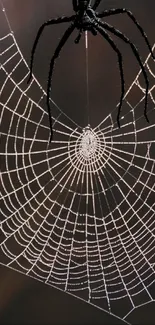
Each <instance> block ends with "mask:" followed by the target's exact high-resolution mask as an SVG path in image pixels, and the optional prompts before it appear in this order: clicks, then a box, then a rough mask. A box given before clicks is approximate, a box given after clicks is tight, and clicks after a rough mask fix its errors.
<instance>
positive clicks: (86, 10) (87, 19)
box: [28, 0, 155, 141]
mask: <svg viewBox="0 0 155 325" xmlns="http://www.w3.org/2000/svg"><path fill="white" fill-rule="evenodd" d="M100 2H101V0H95V3H94V5H92V6H91V0H72V5H73V10H74V12H75V14H74V15H72V16H71V17H66V16H63V17H59V18H54V19H50V20H48V21H46V22H45V23H44V24H43V25H42V26H41V27H40V28H39V30H38V33H37V36H36V39H35V41H34V45H33V48H32V52H31V61H30V76H29V79H28V82H29V81H30V80H31V78H32V69H33V59H34V54H35V50H36V46H37V44H38V41H39V38H40V36H41V34H42V32H43V29H44V27H46V26H49V25H54V24H59V23H66V22H71V24H70V26H69V27H68V28H67V30H66V31H65V33H64V35H63V37H62V38H61V40H60V42H59V44H58V46H57V48H56V50H55V52H54V55H53V57H52V59H51V62H50V70H49V76H48V83H47V107H48V114H49V123H50V129H51V137H50V141H51V139H52V136H53V130H52V117H51V110H50V93H51V80H52V74H53V68H54V63H55V60H56V59H57V58H58V56H59V54H60V51H61V49H62V47H63V46H64V44H65V43H66V41H67V39H68V38H69V36H70V35H71V34H72V32H73V31H74V29H75V28H77V29H78V31H79V33H78V36H77V38H76V39H75V43H76V44H77V43H79V41H80V38H81V35H82V33H83V32H84V31H90V32H91V33H92V34H93V35H97V32H99V33H100V34H101V35H102V36H103V37H104V38H105V39H106V40H107V41H108V43H109V44H110V46H111V47H112V49H113V50H114V51H115V52H116V54H117V58H118V64H119V70H120V77H121V97H120V102H119V107H118V114H117V123H118V127H119V128H120V112H121V107H122V101H123V98H124V92H125V89H124V86H125V81H124V74H123V60H122V54H121V52H120V51H119V49H118V47H117V46H116V44H115V43H114V41H113V40H112V38H111V37H110V36H109V34H108V33H107V31H108V32H111V33H112V34H114V35H115V36H118V37H119V38H120V39H121V40H123V41H124V42H125V43H127V44H129V45H130V46H131V49H132V51H133V53H134V55H135V57H136V59H137V61H138V63H139V65H140V68H141V69H142V73H143V76H144V79H145V84H146V92H145V108H144V116H145V118H146V120H147V122H149V120H148V117H147V98H148V90H149V81H148V77H147V74H146V71H145V67H144V66H143V63H142V60H141V58H140V55H139V52H138V50H137V48H136V46H135V45H134V44H133V43H132V42H131V41H130V39H129V38H128V37H127V36H125V35H124V34H123V33H122V32H120V31H119V30H117V29H116V28H114V27H113V26H111V25H109V24H108V23H106V22H104V21H102V20H101V18H104V17H108V16H111V15H117V14H124V13H126V14H127V15H128V16H129V17H130V18H131V19H132V21H133V23H134V24H135V25H136V26H137V28H138V29H139V31H140V33H141V35H142V36H143V38H144V39H145V42H146V44H147V46H148V48H149V51H150V53H151V55H152V57H153V59H155V57H154V55H153V52H152V49H151V46H150V44H149V41H148V39H147V36H146V34H145V32H144V31H143V29H142V27H141V26H140V25H139V23H138V22H137V20H136V18H135V17H134V16H133V14H132V13H131V12H130V11H129V10H127V9H125V8H117V9H109V10H104V11H102V12H101V13H97V12H95V11H96V9H97V7H98V5H99V4H100Z"/></svg>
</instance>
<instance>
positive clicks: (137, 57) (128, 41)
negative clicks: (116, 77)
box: [98, 21, 149, 122]
mask: <svg viewBox="0 0 155 325" xmlns="http://www.w3.org/2000/svg"><path fill="white" fill-rule="evenodd" d="M98 23H99V25H101V26H102V27H103V28H105V29H106V30H108V31H110V32H111V33H113V34H114V35H116V36H117V37H119V38H120V39H122V40H123V41H124V42H125V43H127V44H129V45H130V47H131V49H132V52H133V54H134V55H135V57H136V59H137V61H138V63H139V65H140V67H141V69H142V73H143V76H144V79H145V84H146V91H145V108H144V116H145V118H146V121H147V122H149V119H148V116H147V99H148V91H149V80H148V77H147V73H146V70H145V68H144V66H143V63H142V60H141V57H140V55H139V52H138V50H137V48H136V46H135V45H134V44H133V43H132V42H131V41H130V39H129V38H128V37H126V36H125V35H124V34H123V33H121V32H120V31H119V30H118V29H116V28H114V27H113V26H111V25H109V24H108V23H105V22H104V23H102V22H99V21H98Z"/></svg>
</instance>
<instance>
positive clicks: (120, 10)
mask: <svg viewBox="0 0 155 325" xmlns="http://www.w3.org/2000/svg"><path fill="white" fill-rule="evenodd" d="M125 13H126V14H127V15H128V17H129V18H130V19H131V20H132V21H133V23H134V24H135V25H136V26H137V28H138V29H139V31H140V33H141V35H142V37H143V38H144V40H145V42H146V44H147V46H148V49H149V51H150V53H151V56H152V58H153V59H154V60H155V56H154V54H153V52H152V48H151V45H150V43H149V40H148V38H147V35H146V33H145V32H144V30H143V28H142V27H141V26H140V24H139V22H138V21H137V19H136V18H135V17H134V15H133V13H132V12H131V11H129V10H128V9H126V8H118V9H110V10H105V11H103V12H101V13H99V14H97V15H96V16H97V17H98V18H103V17H107V16H111V15H117V14H125Z"/></svg>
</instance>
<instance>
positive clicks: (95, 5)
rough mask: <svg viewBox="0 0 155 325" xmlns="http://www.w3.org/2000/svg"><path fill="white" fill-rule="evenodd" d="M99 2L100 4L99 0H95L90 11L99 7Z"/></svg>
mask: <svg viewBox="0 0 155 325" xmlns="http://www.w3.org/2000/svg"><path fill="white" fill-rule="evenodd" d="M100 2H101V0H96V1H95V3H94V5H93V7H92V9H93V10H96V9H97V7H98V6H99V4H100Z"/></svg>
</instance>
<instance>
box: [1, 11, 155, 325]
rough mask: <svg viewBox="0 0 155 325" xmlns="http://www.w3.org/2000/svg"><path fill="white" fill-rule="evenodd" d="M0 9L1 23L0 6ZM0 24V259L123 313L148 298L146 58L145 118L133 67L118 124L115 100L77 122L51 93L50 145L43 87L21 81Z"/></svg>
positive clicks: (153, 91)
mask: <svg viewBox="0 0 155 325" xmlns="http://www.w3.org/2000/svg"><path fill="white" fill-rule="evenodd" d="M1 16H2V18H3V20H5V19H6V20H7V22H8V23H9V20H8V17H7V14H6V12H5V9H4V7H3V9H2V12H1ZM4 18H5V19H4ZM8 26H9V29H8V27H7V29H8V33H6V34H5V35H1V38H0V44H1V46H0V49H1V56H0V58H1V65H0V107H1V109H0V113H1V149H0V151H1V153H0V154H1V202H0V206H1V216H0V218H1V219H0V263H1V264H3V265H6V266H8V267H11V268H13V269H15V270H17V271H20V272H22V273H24V274H26V275H28V276H31V277H34V278H37V279H38V280H40V281H43V282H45V283H46V284H48V285H52V286H55V287H56V288H58V289H60V290H63V291H66V292H67V293H70V294H73V295H75V296H76V297H79V298H80V299H83V300H85V301H87V302H88V303H90V304H93V305H95V306H96V307H99V308H101V309H103V310H105V311H107V312H109V313H111V314H114V315H116V316H117V317H118V318H121V319H124V321H126V319H127V316H128V315H129V314H130V313H131V311H132V310H134V309H135V308H136V307H139V306H141V305H143V304H146V303H148V302H151V301H153V300H154V299H155V294H154V296H153V290H151V288H152V286H153V284H154V282H155V109H154V103H155V79H154V78H155V67H154V66H153V62H152V59H151V57H150V56H148V57H147V59H146V62H145V65H146V67H147V70H148V75H149V77H150V79H151V83H152V84H151V87H150V92H149V95H150V96H149V97H150V98H149V105H148V106H149V112H148V114H149V119H150V121H151V123H150V124H146V121H145V119H144V117H143V107H144V97H145V88H144V87H143V85H142V81H141V72H139V74H138V75H137V77H136V78H135V80H134V82H133V84H132V85H131V87H130V88H129V90H128V92H127V93H126V96H125V101H124V109H123V112H126V115H124V116H122V119H121V125H122V126H121V129H120V130H119V129H118V127H117V123H116V113H117V108H116V109H115V110H114V111H113V112H112V113H111V114H109V115H108V116H107V117H106V119H104V120H103V121H102V122H101V123H100V124H99V125H98V126H97V127H96V128H94V129H92V128H91V126H90V125H88V126H86V127H85V128H84V129H82V128H81V127H80V126H78V125H77V124H76V123H75V122H74V121H73V120H71V119H70V118H68V117H67V116H66V115H65V114H64V113H63V112H62V111H61V109H60V108H59V107H58V106H57V105H56V104H55V103H54V102H53V101H51V106H52V114H53V121H54V132H55V140H54V141H53V143H52V145H51V147H49V146H48V143H49V134H50V132H49V127H48V115H47V112H46V109H45V107H46V94H45V91H44V90H43V89H42V87H41V86H40V84H39V83H38V81H37V80H36V79H35V77H34V76H33V79H32V82H31V84H30V85H29V86H28V85H27V83H26V80H27V77H28V73H29V68H28V65H27V63H26V62H25V60H24V58H23V55H22V53H21V52H20V49H19V47H18V44H17V42H16V39H15V37H14V34H13V32H12V31H11V28H10V25H8ZM153 69H154V70H153ZM135 90H136V91H137V94H138V96H139V97H138V98H136V102H135V103H134V102H133V96H132V92H134V91H135ZM32 98H33V99H32ZM122 301H124V302H125V305H123V308H122Z"/></svg>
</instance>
